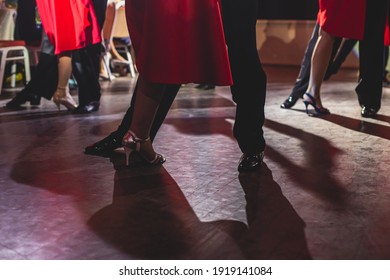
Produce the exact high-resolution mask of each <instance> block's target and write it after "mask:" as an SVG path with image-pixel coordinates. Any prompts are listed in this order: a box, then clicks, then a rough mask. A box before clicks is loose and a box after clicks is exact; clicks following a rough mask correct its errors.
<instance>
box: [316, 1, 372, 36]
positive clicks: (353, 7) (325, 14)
mask: <svg viewBox="0 0 390 280" xmlns="http://www.w3.org/2000/svg"><path fill="white" fill-rule="evenodd" d="M366 1H376V0H319V1H318V2H319V8H320V9H319V12H318V18H317V20H318V23H319V25H320V26H321V28H322V29H323V30H325V31H326V32H327V33H329V34H331V35H333V36H336V37H343V38H351V39H358V40H361V39H363V36H364V22H365V17H366Z"/></svg>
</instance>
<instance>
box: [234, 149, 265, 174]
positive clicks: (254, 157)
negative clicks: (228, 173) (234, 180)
mask: <svg viewBox="0 0 390 280" xmlns="http://www.w3.org/2000/svg"><path fill="white" fill-rule="evenodd" d="M263 158H264V152H260V153H255V154H243V155H242V156H241V159H240V162H239V164H238V172H248V171H253V170H256V169H257V168H259V167H260V166H261V163H262V162H263Z"/></svg>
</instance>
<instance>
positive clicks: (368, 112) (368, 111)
mask: <svg viewBox="0 0 390 280" xmlns="http://www.w3.org/2000/svg"><path fill="white" fill-rule="evenodd" d="M376 113H378V110H376V109H374V108H370V107H366V106H362V111H361V115H362V117H365V118H373V117H375V116H376Z"/></svg>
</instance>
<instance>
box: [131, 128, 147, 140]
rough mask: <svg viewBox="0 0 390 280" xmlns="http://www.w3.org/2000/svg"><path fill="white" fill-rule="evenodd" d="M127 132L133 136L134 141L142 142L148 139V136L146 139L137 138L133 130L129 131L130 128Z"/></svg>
mask: <svg viewBox="0 0 390 280" xmlns="http://www.w3.org/2000/svg"><path fill="white" fill-rule="evenodd" d="M128 133H130V135H131V136H133V139H134V140H135V141H136V142H139V143H144V142H148V141H150V137H148V138H146V139H141V138H138V136H137V135H135V133H134V132H133V131H131V130H129V131H128Z"/></svg>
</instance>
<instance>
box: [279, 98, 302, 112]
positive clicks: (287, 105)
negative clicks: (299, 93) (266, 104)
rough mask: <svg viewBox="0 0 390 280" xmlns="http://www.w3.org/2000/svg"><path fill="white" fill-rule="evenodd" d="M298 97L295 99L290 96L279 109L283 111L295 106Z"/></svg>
mask: <svg viewBox="0 0 390 280" xmlns="http://www.w3.org/2000/svg"><path fill="white" fill-rule="evenodd" d="M298 99H299V97H296V96H292V95H290V96H289V97H288V98H287V99H286V100H285V101H284V102H283V103H282V104H281V105H280V108H283V109H290V108H291V107H292V106H294V105H295V103H297V101H298Z"/></svg>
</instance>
